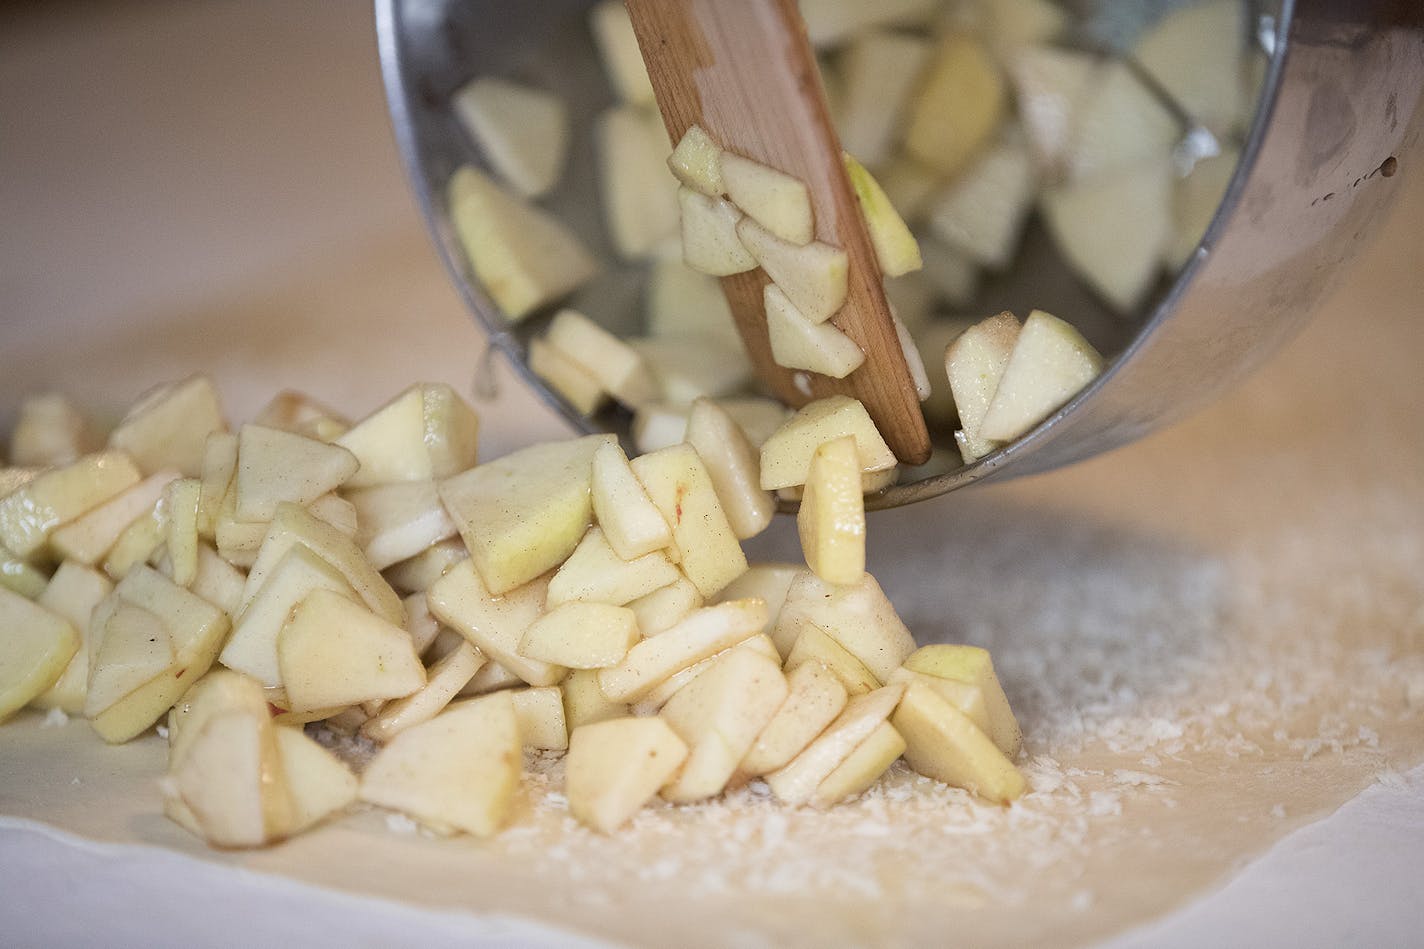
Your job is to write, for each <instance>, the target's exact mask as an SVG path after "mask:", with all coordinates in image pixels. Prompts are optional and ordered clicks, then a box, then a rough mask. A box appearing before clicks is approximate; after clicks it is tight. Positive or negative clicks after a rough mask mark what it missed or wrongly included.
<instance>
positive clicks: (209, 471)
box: [198, 426, 275, 541]
mask: <svg viewBox="0 0 1424 949" xmlns="http://www.w3.org/2000/svg"><path fill="white" fill-rule="evenodd" d="M274 427H275V426H274ZM201 467H202V471H201V473H200V474H199V475H198V479H199V481H200V482H201V483H202V487H201V488H200V489H199V491H198V532H199V533H200V534H201V535H202V536H203V537H204V538H205V539H207V540H213V541H215V540H216V539H217V522H218V515H219V513H220V512H221V511H222V507H223V502H224V501H226V500H227V497H228V493H229V491H230V490H231V488H232V479H233V475H234V474H236V473H237V436H236V435H234V434H232V433H231V432H213V433H212V434H211V435H209V436H208V440H207V442H206V443H205V444H204V446H203V462H202V466H201ZM234 510H235V509H234Z"/></svg>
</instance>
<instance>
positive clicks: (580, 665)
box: [519, 602, 639, 669]
mask: <svg viewBox="0 0 1424 949" xmlns="http://www.w3.org/2000/svg"><path fill="white" fill-rule="evenodd" d="M638 638H639V637H638V620H637V617H636V616H634V614H633V611H632V610H630V609H627V608H626V607H622V606H611V605H609V604H607V603H583V602H573V603H565V604H563V605H562V606H557V607H554V608H553V609H551V610H550V611H549V612H548V613H545V614H544V615H543V616H541V617H539V618H538V619H536V620H535V621H534V622H533V623H532V624H531V625H530V627H529V629H528V630H526V631H525V633H524V636H523V637H522V638H521V639H520V641H519V654H520V655H522V656H525V657H527V658H530V659H537V660H539V661H540V662H547V663H549V664H551V665H556V666H565V667H567V668H570V669H605V668H607V667H609V666H616V665H617V664H618V663H620V662H622V661H623V657H624V656H626V655H627V654H628V650H629V648H631V647H632V645H633V644H634V643H636V642H637V641H638Z"/></svg>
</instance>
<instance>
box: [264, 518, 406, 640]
mask: <svg viewBox="0 0 1424 949" xmlns="http://www.w3.org/2000/svg"><path fill="white" fill-rule="evenodd" d="M297 545H301V546H303V547H307V548H309V549H310V550H311V552H312V553H314V554H316V555H317V556H318V557H320V558H321V559H322V560H324V561H326V562H327V563H328V564H330V565H331V566H332V567H334V568H335V569H336V571H337V572H338V573H340V574H341V575H342V576H343V577H345V578H346V582H347V583H349V584H351V589H353V590H355V591H356V594H357V595H358V596H359V597H360V598H361V601H362V602H364V603H365V604H366V605H367V606H368V607H370V609H371V612H373V613H375V614H376V615H377V616H379V617H381V618H382V619H384V620H385V621H386V622H388V623H391V624H392V625H395V626H400V625H402V624H404V623H405V609H404V607H402V606H401V601H400V597H399V596H398V595H397V594H396V591H395V590H392V589H391V585H390V584H389V583H387V582H386V581H385V579H384V578H383V577H382V576H381V575H380V573H378V572H377V571H376V569H375V568H374V567H372V566H371V565H370V564H369V563H367V561H366V558H365V557H364V556H362V554H361V550H360V548H358V547H357V546H356V544H355V543H354V542H353V541H352V540H351V538H349V537H347V536H346V535H345V534H343V533H341V532H340V531H338V530H337V529H336V528H334V527H332V526H331V525H330V524H328V523H326V522H325V521H322V520H320V519H318V518H316V517H314V516H313V515H312V514H310V513H309V512H307V511H304V510H302V509H301V508H299V507H297V506H296V505H295V504H282V505H279V506H278V508H277V516H276V517H274V518H273V519H272V523H271V525H269V526H268V528H267V534H266V537H265V538H264V539H263V541H262V548H261V550H259V551H258V554H257V561H256V563H254V564H253V565H252V569H251V570H250V571H248V574H247V586H246V588H244V590H243V592H242V606H243V609H246V608H247V605H248V604H249V603H251V602H252V600H253V598H254V597H256V596H257V591H258V590H260V589H262V585H263V584H264V583H266V582H267V575H268V574H269V573H270V572H271V571H272V569H273V568H275V567H276V566H277V565H278V564H279V563H281V561H282V558H283V557H285V556H286V555H287V551H289V550H291V549H292V548H293V547H295V546H297Z"/></svg>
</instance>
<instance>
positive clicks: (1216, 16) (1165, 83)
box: [1132, 0, 1247, 135]
mask: <svg viewBox="0 0 1424 949" xmlns="http://www.w3.org/2000/svg"><path fill="white" fill-rule="evenodd" d="M1246 15H1247V11H1246V7H1245V5H1244V4H1241V3H1239V2H1237V0H1207V2H1202V3H1193V4H1189V5H1186V6H1182V7H1178V8H1177V9H1175V10H1171V9H1169V11H1168V12H1167V14H1166V15H1165V16H1163V17H1162V19H1161V20H1159V21H1158V22H1157V24H1156V25H1155V26H1154V27H1153V28H1152V29H1151V30H1150V31H1148V33H1147V34H1146V35H1145V36H1143V37H1142V39H1141V40H1140V41H1139V42H1138V43H1137V46H1136V48H1135V49H1133V51H1132V52H1133V57H1134V58H1135V59H1136V60H1137V63H1138V65H1140V66H1141V67H1142V68H1143V69H1144V70H1146V71H1147V73H1148V75H1150V76H1152V78H1153V79H1156V80H1157V82H1159V83H1161V85H1162V88H1163V90H1164V91H1165V92H1166V93H1167V95H1168V96H1169V97H1170V98H1171V99H1172V101H1173V102H1175V103H1177V104H1178V105H1179V106H1181V108H1182V110H1183V111H1184V112H1186V114H1187V115H1190V116H1191V117H1192V118H1193V119H1195V120H1196V121H1198V122H1200V123H1202V124H1203V125H1205V126H1206V127H1207V128H1209V129H1211V131H1212V132H1214V133H1215V134H1217V135H1225V134H1227V133H1229V132H1231V131H1233V130H1234V129H1235V128H1236V125H1237V122H1238V120H1239V117H1240V115H1241V113H1242V111H1243V110H1244V106H1245V103H1244V102H1243V101H1242V100H1243V98H1244V95H1245V89H1244V88H1243V86H1242V83H1241V78H1240V77H1241V74H1242V69H1243V68H1244V67H1243V63H1244V54H1245V44H1244V42H1243V41H1244V39H1245V37H1246V33H1247V26H1246V22H1245V20H1246Z"/></svg>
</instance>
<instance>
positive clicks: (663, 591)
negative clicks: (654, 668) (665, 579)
mask: <svg viewBox="0 0 1424 949" xmlns="http://www.w3.org/2000/svg"><path fill="white" fill-rule="evenodd" d="M743 576H745V574H743ZM736 582H737V581H735V580H733V581H732V582H731V583H730V584H728V585H727V586H726V587H724V588H723V590H722V593H721V594H719V595H721V596H722V597H723V598H724V599H728V600H733V599H741V597H731V596H726V595H725V594H726V592H727V590H730V589H731V588H732V587H733V586H735V585H736ZM703 602H704V600H703V597H702V594H701V593H699V592H697V587H695V586H693V585H692V581H691V580H689V579H687V578H686V577H684V576H682V575H680V574H679V576H678V578H677V579H676V580H674V581H673V582H672V583H669V584H668V585H667V586H665V587H662V588H660V589H657V590H654V591H653V592H652V593H649V594H647V595H646V596H641V597H639V598H638V599H636V600H634V601H633V602H631V603H629V604H628V609H630V610H632V611H633V615H634V616H635V617H636V618H637V620H638V632H640V633H641V634H642V635H644V636H656V635H657V634H658V633H661V632H662V631H663V630H665V629H671V628H672V627H673V626H676V625H677V624H678V623H680V622H682V621H683V620H684V619H686V618H687V617H688V616H689V615H690V614H691V613H692V611H693V610H695V609H697V608H698V607H700V606H702V604H703Z"/></svg>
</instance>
